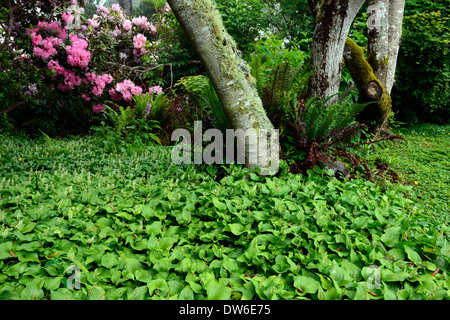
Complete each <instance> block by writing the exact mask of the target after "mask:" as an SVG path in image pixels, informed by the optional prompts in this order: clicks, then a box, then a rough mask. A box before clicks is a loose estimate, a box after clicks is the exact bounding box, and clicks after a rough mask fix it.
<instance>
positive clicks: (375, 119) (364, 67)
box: [344, 38, 392, 134]
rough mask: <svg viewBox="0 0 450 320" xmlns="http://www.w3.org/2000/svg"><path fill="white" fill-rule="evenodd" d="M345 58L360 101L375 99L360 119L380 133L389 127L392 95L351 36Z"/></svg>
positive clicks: (361, 114) (348, 39)
mask: <svg viewBox="0 0 450 320" xmlns="http://www.w3.org/2000/svg"><path fill="white" fill-rule="evenodd" d="M344 59H345V66H346V67H347V68H348V70H349V71H350V74H351V76H352V78H353V80H354V81H355V84H356V87H357V88H358V91H359V93H360V102H368V101H374V102H373V103H371V104H369V105H367V106H366V107H365V108H364V110H363V111H362V112H361V113H360V114H359V115H358V120H360V121H361V122H364V123H366V124H369V125H370V127H371V129H372V132H374V133H375V134H378V133H379V132H380V130H382V129H386V127H387V122H388V116H389V114H390V112H391V107H392V101H391V96H390V95H389V93H388V92H387V91H386V89H385V87H384V86H383V84H382V83H381V81H380V80H379V79H378V78H377V77H376V75H375V73H374V70H373V69H372V67H371V65H370V64H369V63H368V62H367V60H366V59H365V58H364V51H363V49H362V48H361V47H359V46H358V45H357V44H356V43H355V42H353V41H352V40H351V39H350V38H347V41H346V43H345V48H344Z"/></svg>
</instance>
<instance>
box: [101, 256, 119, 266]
mask: <svg viewBox="0 0 450 320" xmlns="http://www.w3.org/2000/svg"><path fill="white" fill-rule="evenodd" d="M118 264H119V257H118V256H117V255H115V254H113V253H107V254H105V255H104V256H103V257H102V260H101V265H102V266H104V267H105V268H108V269H111V268H114V267H115V266H117V265H118Z"/></svg>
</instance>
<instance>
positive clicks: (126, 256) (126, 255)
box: [119, 251, 141, 274]
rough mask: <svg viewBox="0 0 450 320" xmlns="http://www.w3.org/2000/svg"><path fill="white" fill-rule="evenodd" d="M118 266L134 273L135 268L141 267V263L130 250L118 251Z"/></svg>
mask: <svg viewBox="0 0 450 320" xmlns="http://www.w3.org/2000/svg"><path fill="white" fill-rule="evenodd" d="M119 261H120V263H119V267H121V268H123V269H125V270H127V271H129V272H131V273H133V274H134V273H135V272H136V270H138V269H140V268H141V263H140V262H139V260H138V259H136V258H135V257H133V256H132V255H131V253H130V252H128V251H127V252H123V251H122V252H120V253H119Z"/></svg>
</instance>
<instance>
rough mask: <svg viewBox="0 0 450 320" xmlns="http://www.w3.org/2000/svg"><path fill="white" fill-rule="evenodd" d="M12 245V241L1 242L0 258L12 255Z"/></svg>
mask: <svg viewBox="0 0 450 320" xmlns="http://www.w3.org/2000/svg"><path fill="white" fill-rule="evenodd" d="M12 245H13V244H12V242H11V241H8V242H3V243H1V244H0V260H3V259H6V258H11V257H12V255H11V253H10V251H11V250H12Z"/></svg>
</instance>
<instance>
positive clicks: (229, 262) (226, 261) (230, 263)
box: [222, 256, 238, 272]
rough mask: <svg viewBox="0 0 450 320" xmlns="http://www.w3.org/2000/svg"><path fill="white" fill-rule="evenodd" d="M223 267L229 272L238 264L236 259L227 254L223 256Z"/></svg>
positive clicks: (234, 269) (236, 268) (235, 269)
mask: <svg viewBox="0 0 450 320" xmlns="http://www.w3.org/2000/svg"><path fill="white" fill-rule="evenodd" d="M222 265H223V267H224V268H225V269H227V270H228V271H230V272H234V271H237V270H238V264H237V262H236V260H234V259H231V258H229V257H228V256H224V257H223V264H222Z"/></svg>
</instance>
